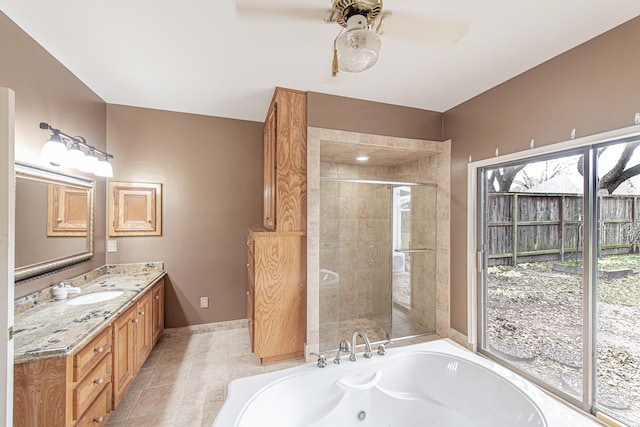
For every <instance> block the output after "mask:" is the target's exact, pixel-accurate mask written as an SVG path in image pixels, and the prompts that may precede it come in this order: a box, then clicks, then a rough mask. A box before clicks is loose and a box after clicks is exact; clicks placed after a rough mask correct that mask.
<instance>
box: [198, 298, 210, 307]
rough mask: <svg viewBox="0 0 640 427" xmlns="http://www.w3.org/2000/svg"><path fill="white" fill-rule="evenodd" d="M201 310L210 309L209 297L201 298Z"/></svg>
mask: <svg viewBox="0 0 640 427" xmlns="http://www.w3.org/2000/svg"><path fill="white" fill-rule="evenodd" d="M200 308H209V297H200Z"/></svg>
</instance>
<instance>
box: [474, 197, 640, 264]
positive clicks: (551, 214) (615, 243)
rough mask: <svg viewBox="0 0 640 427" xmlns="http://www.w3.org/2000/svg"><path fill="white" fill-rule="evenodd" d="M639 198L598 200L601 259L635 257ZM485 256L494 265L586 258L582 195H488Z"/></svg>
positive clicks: (638, 230) (639, 227) (637, 240)
mask: <svg viewBox="0 0 640 427" xmlns="http://www.w3.org/2000/svg"><path fill="white" fill-rule="evenodd" d="M639 203H640V196H633V195H631V196H629V195H623V196H617V195H602V196H598V208H599V209H598V211H599V219H598V231H599V233H598V244H599V246H598V249H599V253H600V255H609V254H622V253H636V252H638V246H639V243H640V234H639V233H640V223H639V220H638V211H639V209H640V205H639ZM486 207H487V210H486V213H485V215H486V225H487V236H486V251H487V254H488V258H489V265H516V264H517V263H518V262H531V261H549V260H564V259H565V258H577V259H579V258H580V257H581V256H582V236H583V230H582V228H583V222H582V220H583V217H582V195H581V194H547V193H545V194H538V193H489V195H488V200H487V205H486Z"/></svg>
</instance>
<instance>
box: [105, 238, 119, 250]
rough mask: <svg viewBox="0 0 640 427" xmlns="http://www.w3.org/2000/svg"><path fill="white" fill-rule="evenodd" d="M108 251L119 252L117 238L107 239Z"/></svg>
mask: <svg viewBox="0 0 640 427" xmlns="http://www.w3.org/2000/svg"><path fill="white" fill-rule="evenodd" d="M107 252H118V241H117V240H107Z"/></svg>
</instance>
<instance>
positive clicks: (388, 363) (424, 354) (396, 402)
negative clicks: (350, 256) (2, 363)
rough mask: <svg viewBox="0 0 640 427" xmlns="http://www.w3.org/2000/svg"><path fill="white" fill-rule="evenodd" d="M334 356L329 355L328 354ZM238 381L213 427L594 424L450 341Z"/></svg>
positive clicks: (549, 426)
mask: <svg viewBox="0 0 640 427" xmlns="http://www.w3.org/2000/svg"><path fill="white" fill-rule="evenodd" d="M331 356H332V355H331ZM327 357H328V359H329V360H328V361H329V363H328V365H327V367H325V368H318V367H317V366H316V364H315V363H309V364H306V365H303V366H298V367H295V368H290V369H285V370H282V371H277V372H271V373H268V374H263V375H256V376H253V377H248V378H242V379H238V380H235V381H233V382H232V383H231V384H230V385H229V395H228V398H227V400H226V402H225V404H224V406H223V407H222V409H221V411H220V413H219V414H218V417H217V418H216V420H215V422H214V424H213V425H214V427H271V426H273V427H275V426H278V427H321V426H322V427H332V426H340V427H409V426H413V427H416V426H452V427H464V426H473V427H501V426H503V427H525V426H527V427H530V426H531V427H533V426H541V427H568V426H571V427H576V426H599V425H600V424H599V423H597V422H595V421H593V420H592V419H591V418H590V417H588V416H586V415H584V414H582V413H580V412H578V411H576V410H574V409H573V408H571V407H569V406H568V405H566V404H564V403H562V402H560V401H558V400H556V399H555V398H553V397H551V396H549V395H548V394H547V393H546V392H544V391H542V390H541V389H539V388H538V387H537V386H535V385H533V384H532V383H530V382H528V381H526V380H525V379H523V378H522V377H520V376H518V375H516V374H514V373H513V372H511V371H509V370H508V369H505V368H503V367H502V366H500V365H497V364H495V363H493V362H491V361H489V360H487V359H485V358H483V357H480V356H478V355H476V354H473V353H471V352H469V351H467V350H464V349H462V348H461V347H459V346H457V345H455V344H453V343H452V342H450V341H448V340H439V341H432V342H428V343H423V344H416V345H411V346H406V347H398V348H391V349H387V355H386V356H379V355H378V354H377V353H375V352H374V357H373V358H372V359H365V358H364V357H362V356H360V357H358V361H357V362H351V361H349V359H348V356H343V361H342V364H340V365H336V364H333V363H332V359H331V358H330V357H329V355H327Z"/></svg>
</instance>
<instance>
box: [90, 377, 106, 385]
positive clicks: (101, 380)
mask: <svg viewBox="0 0 640 427" xmlns="http://www.w3.org/2000/svg"><path fill="white" fill-rule="evenodd" d="M103 382H104V378H98V379H97V380H95V381H94V382H93V383H94V384H96V385H100V384H102V383H103Z"/></svg>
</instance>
